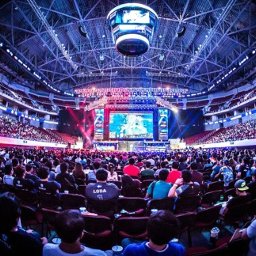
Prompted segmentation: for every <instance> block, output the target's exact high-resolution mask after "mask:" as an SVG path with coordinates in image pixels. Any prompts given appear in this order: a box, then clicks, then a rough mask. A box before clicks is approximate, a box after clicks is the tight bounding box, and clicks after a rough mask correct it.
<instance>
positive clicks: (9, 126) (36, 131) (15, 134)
mask: <svg viewBox="0 0 256 256" xmlns="http://www.w3.org/2000/svg"><path fill="white" fill-rule="evenodd" d="M0 136H3V137H10V138H17V139H26V140H34V141H46V142H54V143H64V144H67V143H71V145H73V144H75V142H76V140H77V138H76V137H75V136H70V135H68V134H65V133H63V134H62V133H60V132H56V131H53V130H46V129H42V128H37V127H35V126H33V125H30V124H29V123H28V122H27V121H26V122H25V123H21V122H19V121H17V120H16V119H15V118H11V117H8V116H0Z"/></svg>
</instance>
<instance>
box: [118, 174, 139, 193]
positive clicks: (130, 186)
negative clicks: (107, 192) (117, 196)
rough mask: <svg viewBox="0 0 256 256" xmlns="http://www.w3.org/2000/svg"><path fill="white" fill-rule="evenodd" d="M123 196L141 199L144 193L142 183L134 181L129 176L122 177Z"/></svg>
mask: <svg viewBox="0 0 256 256" xmlns="http://www.w3.org/2000/svg"><path fill="white" fill-rule="evenodd" d="M121 179H122V188H121V194H122V195H123V196H127V197H141V196H142V191H141V188H140V185H141V183H140V181H139V180H137V179H133V178H132V177H131V176H129V175H122V178H121Z"/></svg>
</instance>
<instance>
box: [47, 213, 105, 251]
mask: <svg viewBox="0 0 256 256" xmlns="http://www.w3.org/2000/svg"><path fill="white" fill-rule="evenodd" d="M54 227H55V231H56V233H57V235H58V237H59V238H60V239H61V243H60V244H51V243H47V244H46V245H45V246H44V248H43V256H63V255H74V256H75V255H77V256H83V255H84V256H85V255H94V256H106V253H105V252H103V251H101V250H96V249H92V248H88V247H85V246H84V245H82V244H81V242H80V240H81V238H82V237H83V230H84V219H83V217H82V215H81V213H80V212H79V211H78V210H65V211H62V212H60V213H59V214H58V215H57V216H56V219H55V222H54Z"/></svg>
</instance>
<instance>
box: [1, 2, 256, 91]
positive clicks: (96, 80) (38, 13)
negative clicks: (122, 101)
mask: <svg viewBox="0 0 256 256" xmlns="http://www.w3.org/2000/svg"><path fill="white" fill-rule="evenodd" d="M127 2H132V1H118V0H87V1H85V0H72V1H67V0H12V1H5V0H1V3H0V46H1V48H0V73H5V74H8V76H9V77H10V78H11V79H12V80H13V81H15V82H17V83H23V84H24V83H27V84H29V83H30V84H32V83H36V84H41V85H44V86H45V88H47V86H46V85H50V86H52V87H53V88H56V89H57V90H60V91H62V92H64V91H66V92H72V91H73V90H74V89H75V88H83V87H85V88H90V87H91V86H98V87H159V86H167V85H168V86H171V87H172V88H182V89H184V88H185V89H189V91H190V92H192V93H197V92H202V91H209V90H211V89H213V90H223V89H225V88H227V87H228V88H232V87H234V86H237V83H236V81H239V79H240V78H243V79H246V78H248V79H251V77H252V76H253V75H254V74H255V64H256V61H255V59H256V58H255V56H256V54H254V53H255V49H256V4H255V1H253V0H203V1H202V0H148V1H136V2H139V3H142V4H146V5H148V6H149V7H151V8H152V9H153V10H155V12H156V13H157V14H158V16H159V24H158V26H157V28H156V31H155V34H154V37H153V40H152V42H151V46H150V48H149V50H148V52H147V53H145V54H144V55H142V56H138V57H125V56H123V55H121V54H120V53H118V52H117V51H116V49H115V46H114V42H113V40H112V35H111V31H110V30H109V27H108V24H107V23H106V17H107V14H108V12H109V11H110V10H111V9H113V8H114V7H115V6H117V5H119V4H123V3H127ZM7 50H8V51H9V52H8V51H7ZM10 52H11V53H12V54H10ZM14 56H16V58H14ZM19 60H21V61H19ZM29 69H30V70H29ZM48 89H49V88H48Z"/></svg>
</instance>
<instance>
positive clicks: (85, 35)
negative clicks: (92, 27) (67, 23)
mask: <svg viewBox="0 0 256 256" xmlns="http://www.w3.org/2000/svg"><path fill="white" fill-rule="evenodd" d="M78 31H79V33H80V34H81V36H83V37H87V32H86V31H85V29H84V27H83V26H82V25H79V26H78Z"/></svg>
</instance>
